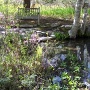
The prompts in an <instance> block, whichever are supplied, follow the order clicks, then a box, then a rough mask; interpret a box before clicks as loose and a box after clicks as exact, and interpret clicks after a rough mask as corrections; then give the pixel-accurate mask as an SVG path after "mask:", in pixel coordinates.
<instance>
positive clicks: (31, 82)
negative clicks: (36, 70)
mask: <svg viewBox="0 0 90 90" xmlns="http://www.w3.org/2000/svg"><path fill="white" fill-rule="evenodd" d="M35 77H36V75H34V74H32V75H30V76H28V75H25V76H24V79H23V80H22V81H21V84H22V85H23V86H24V87H28V88H29V89H30V90H31V89H32V88H33V87H34V86H35V84H36V81H35Z"/></svg>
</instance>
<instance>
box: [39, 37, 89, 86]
mask: <svg viewBox="0 0 90 90" xmlns="http://www.w3.org/2000/svg"><path fill="white" fill-rule="evenodd" d="M40 44H41V46H42V44H43V45H44V47H45V45H47V44H48V45H47V46H48V47H47V49H46V52H45V51H44V60H47V59H49V60H50V62H49V63H50V65H51V66H53V67H57V66H59V64H60V63H63V62H64V60H66V58H67V55H68V53H70V54H74V55H76V58H77V60H78V61H79V63H83V64H84V67H85V68H86V70H82V71H83V75H84V76H83V78H82V81H83V82H84V84H85V85H86V86H88V87H90V84H89V83H90V39H89V38H83V39H82V38H80V39H75V40H74V39H68V40H64V41H55V40H54V41H51V42H47V43H45V42H44V43H43V42H42V43H40ZM44 49H45V48H44ZM59 61H60V63H59V64H58V62H59ZM75 63H77V62H74V64H75ZM44 65H45V62H44ZM69 66H70V65H69V64H68V67H69ZM46 67H47V66H46ZM60 67H61V66H60ZM68 67H67V68H68ZM73 67H74V65H73ZM64 68H65V67H64ZM67 68H66V69H67ZM66 71H67V72H69V71H68V70H66ZM56 76H57V77H56ZM56 76H55V78H54V79H55V80H57V81H58V80H61V79H60V78H59V77H58V74H57V73H56ZM87 81H88V82H87ZM55 82H56V81H55Z"/></svg>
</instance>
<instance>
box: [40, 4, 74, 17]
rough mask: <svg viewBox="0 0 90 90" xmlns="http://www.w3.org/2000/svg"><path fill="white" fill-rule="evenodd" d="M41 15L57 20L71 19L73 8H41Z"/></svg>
mask: <svg viewBox="0 0 90 90" xmlns="http://www.w3.org/2000/svg"><path fill="white" fill-rule="evenodd" d="M41 15H45V16H50V17H59V18H73V16H74V8H72V7H60V6H42V7H41Z"/></svg>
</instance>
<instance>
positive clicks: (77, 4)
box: [69, 0, 83, 38]
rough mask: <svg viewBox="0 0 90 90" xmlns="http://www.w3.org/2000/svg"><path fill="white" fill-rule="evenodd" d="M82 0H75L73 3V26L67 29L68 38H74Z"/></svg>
mask: <svg viewBox="0 0 90 90" xmlns="http://www.w3.org/2000/svg"><path fill="white" fill-rule="evenodd" d="M82 2H83V0H77V2H76V5H75V17H74V20H73V26H72V29H71V30H69V36H70V38H76V35H77V31H78V28H79V26H80V25H79V21H80V12H81V6H82Z"/></svg>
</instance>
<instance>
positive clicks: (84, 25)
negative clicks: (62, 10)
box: [81, 0, 88, 35]
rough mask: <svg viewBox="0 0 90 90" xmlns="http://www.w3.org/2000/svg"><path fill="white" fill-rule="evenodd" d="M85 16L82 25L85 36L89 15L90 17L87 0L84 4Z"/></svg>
mask: <svg viewBox="0 0 90 90" xmlns="http://www.w3.org/2000/svg"><path fill="white" fill-rule="evenodd" d="M83 8H84V14H83V20H82V24H81V33H82V35H84V33H85V29H86V24H87V15H88V0H85V2H84V7H83Z"/></svg>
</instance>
